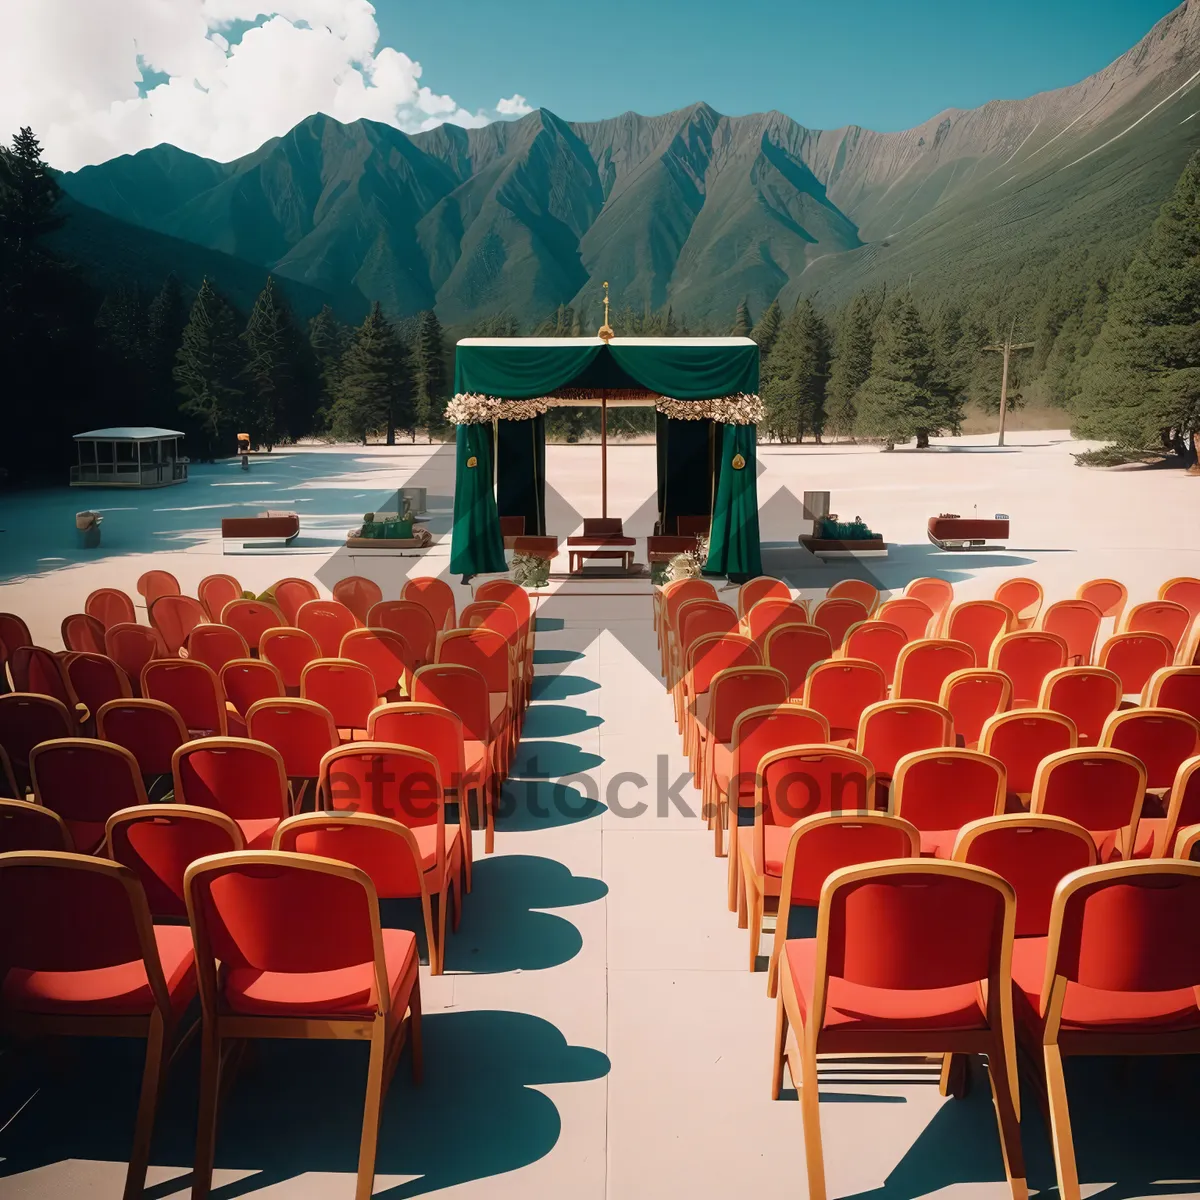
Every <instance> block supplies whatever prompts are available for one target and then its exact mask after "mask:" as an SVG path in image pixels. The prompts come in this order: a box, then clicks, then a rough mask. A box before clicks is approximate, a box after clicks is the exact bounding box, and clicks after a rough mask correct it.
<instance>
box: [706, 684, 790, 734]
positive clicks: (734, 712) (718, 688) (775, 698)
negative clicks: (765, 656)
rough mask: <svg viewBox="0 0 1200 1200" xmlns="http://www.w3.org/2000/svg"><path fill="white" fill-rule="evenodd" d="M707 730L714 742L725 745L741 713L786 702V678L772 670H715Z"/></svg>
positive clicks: (710, 686)
mask: <svg viewBox="0 0 1200 1200" xmlns="http://www.w3.org/2000/svg"><path fill="white" fill-rule="evenodd" d="M708 690H709V694H710V707H709V710H708V728H709V731H710V732H711V734H712V737H713V739H714V741H717V742H721V743H724V744H728V743H730V742H731V741H732V740H733V727H734V724H735V722H736V721H737V719H738V717H740V716H741V715H742V713H744V712H746V711H748V710H749V709H752V708H762V707H767V706H769V707H772V708H774V707H776V706H778V705H781V704H786V703H787V699H788V683H787V676H786V675H784V673H783V672H782V671H777V670H775V669H774V668H772V667H762V666H741V667H733V668H727V669H725V670H723V671H718V672H717V673H716V674H715V675H714V676H713V677H712V681H711V683H710V684H709V689H708Z"/></svg>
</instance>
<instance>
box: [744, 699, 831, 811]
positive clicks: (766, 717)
mask: <svg viewBox="0 0 1200 1200" xmlns="http://www.w3.org/2000/svg"><path fill="white" fill-rule="evenodd" d="M828 742H829V722H828V721H827V720H826V719H825V718H824V717H823V716H822V715H821V714H820V713H818V712H813V711H812V710H811V709H807V708H801V706H800V705H798V704H782V705H776V704H764V705H761V706H759V707H756V708H748V709H746V711H745V712H743V713H741V714H740V715H739V716H738V718H737V719H736V720H735V721H734V723H733V735H732V739H731V745H732V747H733V752H732V764H731V768H730V769H731V772H732V774H731V778H730V784H731V786H733V785H735V784H736V787H735V788H734V790H736V791H738V792H739V794H741V795H743V796H753V794H754V788H755V786H756V783H757V780H758V766H759V763H761V762H762V760H763V759H764V758H765V757H766V756H767V755H768V754H770V753H772V752H773V751H775V750H782V749H784V747H787V746H824V745H827V744H828Z"/></svg>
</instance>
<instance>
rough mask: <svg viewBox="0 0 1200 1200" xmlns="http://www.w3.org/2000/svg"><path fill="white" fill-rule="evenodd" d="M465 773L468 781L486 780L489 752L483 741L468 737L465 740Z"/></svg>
mask: <svg viewBox="0 0 1200 1200" xmlns="http://www.w3.org/2000/svg"><path fill="white" fill-rule="evenodd" d="M463 774H464V775H465V776H466V778H467V781H468V783H472V784H473V783H475V782H476V781H478V780H485V779H486V778H487V776H488V752H487V746H486V745H485V744H484V743H483V742H477V741H474V740H473V739H470V738H468V739H466V740H465V741H464V742H463Z"/></svg>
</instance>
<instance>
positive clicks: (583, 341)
mask: <svg viewBox="0 0 1200 1200" xmlns="http://www.w3.org/2000/svg"><path fill="white" fill-rule="evenodd" d="M458 345H460V346H604V345H609V346H753V345H754V339H753V338H744V337H656V338H622V337H615V338H613V339H612V340H611V341H609V342H605V341H604V339H603V338H598V337H577V338H560V337H540V338H536V337H528V338H462V339H460V341H459V342H458Z"/></svg>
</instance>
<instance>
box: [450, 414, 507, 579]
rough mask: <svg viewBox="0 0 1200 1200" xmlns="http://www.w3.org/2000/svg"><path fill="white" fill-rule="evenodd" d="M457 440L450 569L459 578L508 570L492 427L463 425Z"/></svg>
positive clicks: (459, 429)
mask: <svg viewBox="0 0 1200 1200" xmlns="http://www.w3.org/2000/svg"><path fill="white" fill-rule="evenodd" d="M455 441H456V443H457V451H458V452H457V457H456V460H455V464H454V533H453V538H452V541H451V543H450V570H451V571H452V572H453V573H454V574H455V575H479V574H484V573H487V572H494V571H507V570H508V564H507V563H506V562H505V561H504V539H503V538H502V537H501V536H500V517H499V514H498V513H497V511H496V496H495V493H494V492H493V491H492V428H491V426H490V425H484V424H476V425H459V426H457V432H456V434H455ZM471 464H474V465H471Z"/></svg>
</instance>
